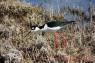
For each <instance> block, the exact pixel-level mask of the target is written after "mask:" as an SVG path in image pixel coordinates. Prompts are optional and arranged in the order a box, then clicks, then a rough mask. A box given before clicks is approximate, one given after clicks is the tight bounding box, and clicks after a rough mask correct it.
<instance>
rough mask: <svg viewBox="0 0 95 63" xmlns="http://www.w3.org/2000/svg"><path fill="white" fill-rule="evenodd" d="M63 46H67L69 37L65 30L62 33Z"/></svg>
mask: <svg viewBox="0 0 95 63" xmlns="http://www.w3.org/2000/svg"><path fill="white" fill-rule="evenodd" d="M62 41H63V42H62V48H67V39H66V37H65V35H64V32H63V33H62Z"/></svg>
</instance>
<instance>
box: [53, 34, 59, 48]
mask: <svg viewBox="0 0 95 63" xmlns="http://www.w3.org/2000/svg"><path fill="white" fill-rule="evenodd" d="M54 48H55V49H56V48H58V33H57V32H55V33H54Z"/></svg>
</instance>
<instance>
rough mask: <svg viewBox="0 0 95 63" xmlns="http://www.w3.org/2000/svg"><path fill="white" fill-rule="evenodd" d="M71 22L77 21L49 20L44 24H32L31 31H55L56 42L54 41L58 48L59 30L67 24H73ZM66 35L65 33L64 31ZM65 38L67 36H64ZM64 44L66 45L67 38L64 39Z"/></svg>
mask: <svg viewBox="0 0 95 63" xmlns="http://www.w3.org/2000/svg"><path fill="white" fill-rule="evenodd" d="M71 23H75V21H65V22H61V21H51V22H47V23H45V24H43V25H42V26H38V25H33V26H30V28H31V31H32V32H39V31H42V32H55V33H54V37H55V42H54V47H55V48H57V47H58V41H57V39H58V33H57V31H58V30H60V29H61V28H63V27H64V25H67V24H71ZM63 35H64V33H63ZM63 39H65V37H64V36H63ZM64 41H65V42H64V45H65V46H66V41H67V40H66V39H65V40H64Z"/></svg>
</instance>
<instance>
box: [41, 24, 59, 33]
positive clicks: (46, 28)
mask: <svg viewBox="0 0 95 63" xmlns="http://www.w3.org/2000/svg"><path fill="white" fill-rule="evenodd" d="M60 29H61V27H60V26H58V27H52V28H50V27H48V26H47V25H45V26H44V28H43V29H41V30H42V31H45V32H56V31H58V30H60Z"/></svg>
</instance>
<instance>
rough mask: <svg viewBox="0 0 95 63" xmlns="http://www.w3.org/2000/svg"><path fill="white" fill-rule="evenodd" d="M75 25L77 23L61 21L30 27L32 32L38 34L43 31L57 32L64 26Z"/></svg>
mask: <svg viewBox="0 0 95 63" xmlns="http://www.w3.org/2000/svg"><path fill="white" fill-rule="evenodd" d="M71 23H75V21H66V22H61V21H51V22H47V23H45V24H43V25H41V26H38V25H32V26H30V28H31V31H32V32H38V31H43V32H56V31H58V30H60V29H62V28H63V27H64V25H67V24H71Z"/></svg>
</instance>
